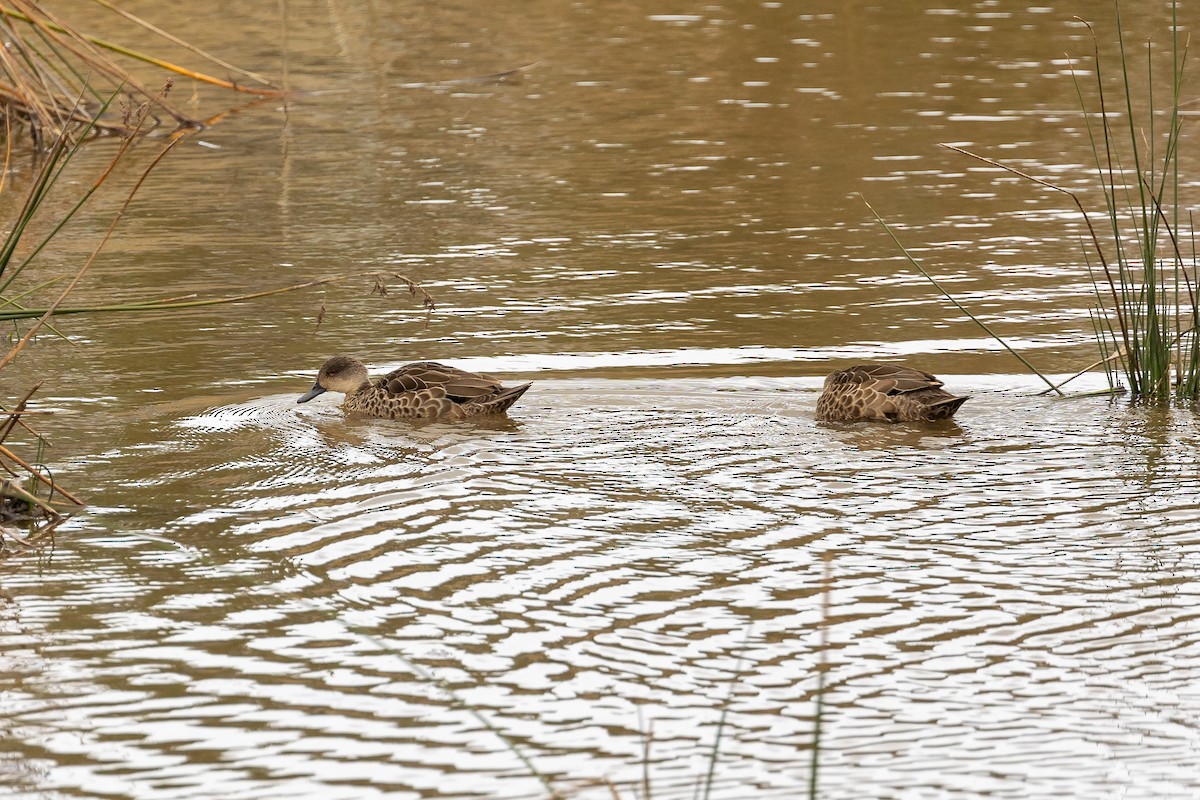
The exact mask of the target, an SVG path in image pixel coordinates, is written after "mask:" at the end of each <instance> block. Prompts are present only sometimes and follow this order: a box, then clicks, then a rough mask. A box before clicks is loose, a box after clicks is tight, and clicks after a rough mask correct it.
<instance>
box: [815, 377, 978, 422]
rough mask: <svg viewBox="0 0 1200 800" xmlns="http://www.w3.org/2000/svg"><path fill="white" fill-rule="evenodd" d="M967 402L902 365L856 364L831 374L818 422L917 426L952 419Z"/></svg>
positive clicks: (823, 396) (826, 380)
mask: <svg viewBox="0 0 1200 800" xmlns="http://www.w3.org/2000/svg"><path fill="white" fill-rule="evenodd" d="M967 400H968V398H966V397H958V396H956V395H952V394H950V393H949V392H947V391H945V390H944V389H942V382H941V381H940V380H938V379H937V378H936V377H934V376H933V375H930V374H929V373H928V372H923V371H921V370H919V369H913V368H912V367H905V366H901V365H899V364H855V365H854V366H852V367H847V368H846V369H839V370H838V371H837V372H833V373H830V375H829V377H827V378H826V379H825V388H824V390H823V391H822V392H821V396H820V397H819V398H817V419H821V420H829V421H832V422H858V421H860V420H878V421H880V422H916V421H918V420H938V419H950V418H951V417H952V416H954V412H955V411H958V407H959V406H961V405H962V404H963V403H965V402H967Z"/></svg>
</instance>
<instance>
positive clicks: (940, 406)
mask: <svg viewBox="0 0 1200 800" xmlns="http://www.w3.org/2000/svg"><path fill="white" fill-rule="evenodd" d="M970 399H971V398H970V397H969V396H968V397H947V398H946V399H945V400H938V401H937V402H936V403H930V404H929V412H928V414H927V416H926V419H930V420H936V419H950V418H951V417H953V416H954V412H956V411H958V409H959V407H960V406H961V405H962V404H963V403H965V402H967V401H968V400H970Z"/></svg>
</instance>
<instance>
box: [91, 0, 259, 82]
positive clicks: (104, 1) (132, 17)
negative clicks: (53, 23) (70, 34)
mask: <svg viewBox="0 0 1200 800" xmlns="http://www.w3.org/2000/svg"><path fill="white" fill-rule="evenodd" d="M95 2H96V3H98V4H99V5H102V6H104V7H105V8H107V9H108V10H109V11H112V12H114V13H116V14H119V15H121V16H122V17H124V18H125V19H127V20H129V21H130V22H133V23H134V24H136V25H140V26H142V27H143V28H145V29H146V30H148V31H151V32H153V33H156V34H158V35H159V36H161V37H162V38H164V39H166V40H167V41H169V42H171V43H172V44H176V45H178V46H180V47H182V48H184V49H185V50H187V51H189V52H191V53H194V54H196V55H198V56H200V57H201V58H204V59H207V60H209V61H211V62H212V63H214V64H216V65H217V66H219V67H222V68H224V69H227V70H229V71H230V72H236V73H237V74H239V75H242V76H244V77H246V78H249V79H251V80H253V81H256V82H257V83H261V84H262V85H264V86H269V87H272V90H271V91H269V92H263V93H264V94H266V93H269V94H279V91H278V89H279V87H278V85H277V84H276V83H275V81H273V80H271V79H270V78H268V77H266V76H264V75H259V74H258V73H256V72H250V71H248V70H244V69H242V68H241V67H238V66H235V65H233V64H230V63H229V62H228V61H223V60H222V59H220V58H218V57H217V56H214V55H212V54H211V53H207V52H205V51H204V50H201V49H200V48H199V47H196V46H195V45H193V44H190V43H188V42H185V41H184V40H183V39H180V38H179V37H178V36H175V35H174V34H172V33H169V32H167V31H164V30H163V29H162V28H160V27H158V26H157V25H155V24H153V23H151V22H147V21H146V20H144V19H142V18H141V17H139V16H137V15H136V14H131V13H130V12H128V11H126V10H125V9H123V8H117V7H116V6H114V5H113V4H112V3H110V2H108V0H95ZM92 41H93V43H94V44H97V45H99V46H101V47H108V48H110V49H113V50H115V51H116V52H119V53H124V54H126V55H132V56H134V57H139V58H142V59H149V57H148V56H142V54H140V53H137V54H134V53H133V52H132V51H129V50H126V49H125V48H120V49H118V46H117V45H112V44H110V43H108V42H101V41H100V40H97V39H93V40H92ZM150 63H155V64H159V65H160V66H163V65H166V62H163V61H160V60H159V59H152V60H151V62H150ZM170 67H171V68H173V69H176V70H182V69H183V68H182V67H175V65H173V64H172V65H170ZM181 74H182V73H181ZM212 80H214V81H215V80H217V79H215V78H214V79H212ZM223 83H224V82H223ZM231 88H235V89H237V90H239V91H255V90H252V89H246V88H244V87H241V86H236V85H231Z"/></svg>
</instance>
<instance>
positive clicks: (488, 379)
mask: <svg viewBox="0 0 1200 800" xmlns="http://www.w3.org/2000/svg"><path fill="white" fill-rule="evenodd" d="M379 385H380V386H381V387H383V388H384V389H386V390H387V392H388V393H389V394H403V393H404V392H415V391H419V390H421V389H441V390H443V391H444V392H445V393H446V396H447V397H449V398H451V399H452V400H455V401H457V402H460V403H462V402H470V401H471V400H477V399H479V398H481V397H488V396H490V395H493V394H495V393H496V392H498V391H500V389H501V388H502V387H501V386H500V381H499V380H497V379H496V378H493V377H492V376H491V375H481V374H479V373H477V372H467V371H466V370H462V369H458V368H456V367H449V366H446V365H445V364H439V363H437V362H436V361H419V362H417V363H415V364H406V365H405V366H403V367H400V368H399V369H397V370H394V371H392V372H389V373H388V374H387V375H384V376H383V377H382V378H380V379H379Z"/></svg>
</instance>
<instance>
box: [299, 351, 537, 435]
mask: <svg viewBox="0 0 1200 800" xmlns="http://www.w3.org/2000/svg"><path fill="white" fill-rule="evenodd" d="M530 385H531V384H528V383H526V384H523V385H521V386H514V387H508V388H506V387H504V386H502V385H501V384H500V381H499V380H498V379H496V378H493V377H492V376H491V375H480V374H478V373H474V372H466V371H464V370H461V369H456V368H455V367H448V366H446V365H445V364H438V363H436V362H433V361H421V362H418V363H416V364H408V365H407V366H403V367H401V368H400V369H397V370H395V371H393V372H389V373H388V374H387V375H384V376H383V377H382V378H380V379H379V380H377V381H375V382H371V381H370V380H369V379H368V376H367V369H366V367H364V366H363V365H362V364H361V363H360V362H358V361H356V360H355V359H352V358H347V357H346V356H335V357H333V358H331V359H329V360H328V361H326V362H325V364H324V365H323V366H322V367H321V371H320V373H318V375H317V382H316V384H315V385H314V386H313V389H312V391H310V392H309V393H308V394H306V395H305V396H304V397H302V398H301V399H300V400H299V401H298V402H307V401H308V400H310V399H312V398H313V397H315V396H316V395H317V394H320V393H321V392H322V391H326V390H332V391H337V392H345V394H346V399H345V400H344V401H343V402H342V409H343V410H344V411H346V412H347V413H350V414H361V415H363V416H368V417H380V418H382V419H425V420H434V419H442V420H456V419H466V418H468V417H476V416H480V415H483V414H501V413H503V412H505V411H507V410H508V408H509V406H511V405H512V404H513V403H515V402H517V400H518V399H519V398H520V397H521V395H523V394H525V391H526V390H527V389H529V387H530Z"/></svg>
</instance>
